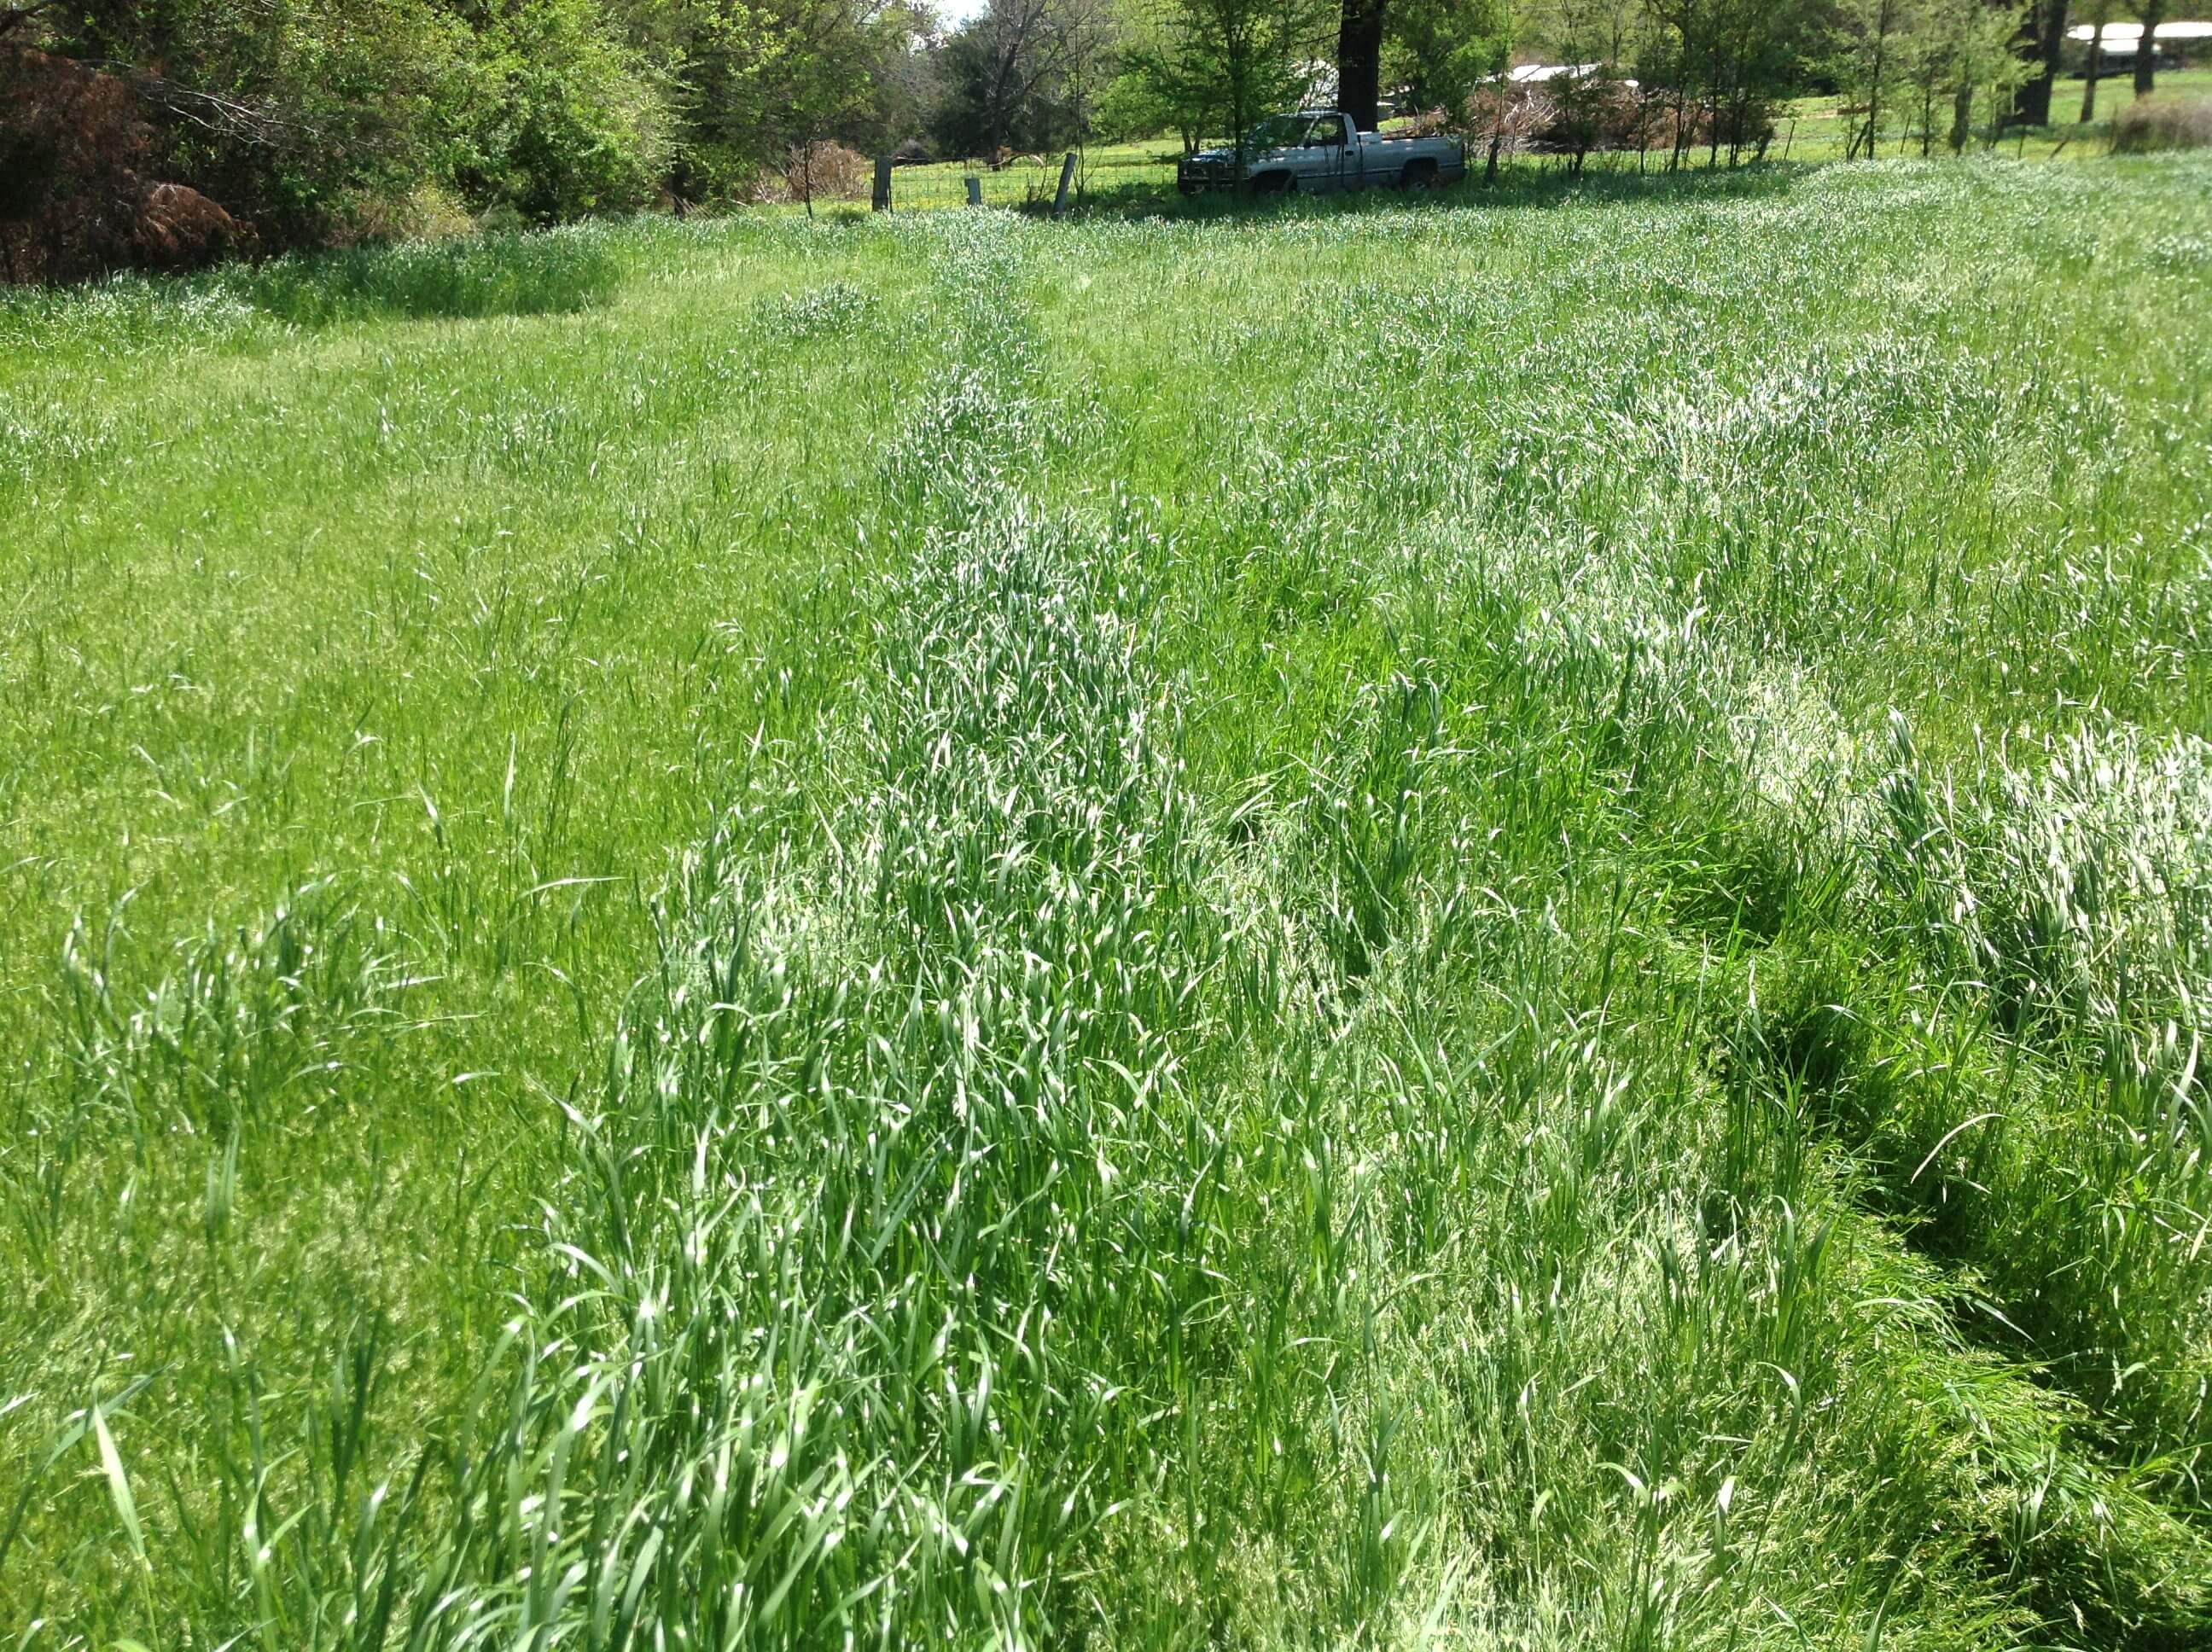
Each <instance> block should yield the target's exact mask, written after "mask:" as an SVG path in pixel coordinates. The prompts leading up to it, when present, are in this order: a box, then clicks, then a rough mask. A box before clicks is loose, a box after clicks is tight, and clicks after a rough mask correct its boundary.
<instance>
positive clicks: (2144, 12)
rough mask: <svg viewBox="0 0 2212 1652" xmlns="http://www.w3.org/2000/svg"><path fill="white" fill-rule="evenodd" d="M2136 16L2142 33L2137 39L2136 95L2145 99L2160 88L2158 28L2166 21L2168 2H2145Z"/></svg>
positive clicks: (2148, 0)
mask: <svg viewBox="0 0 2212 1652" xmlns="http://www.w3.org/2000/svg"><path fill="white" fill-rule="evenodd" d="M2136 15H2138V16H2140V17H2141V18H2142V33H2141V34H2140V35H2138V36H2137V37H2136V96H2137V97H2139V98H2143V97H2148V96H2149V95H2150V94H2151V93H2152V92H2153V91H2154V90H2155V89H2156V88H2157V86H2158V38H2157V36H2158V26H2159V25H2160V23H2162V22H2164V21H2166V0H2144V3H2143V4H2142V5H2141V6H2140V7H2138V8H2137V9H2136Z"/></svg>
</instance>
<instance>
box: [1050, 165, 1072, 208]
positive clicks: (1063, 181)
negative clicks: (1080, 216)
mask: <svg viewBox="0 0 2212 1652" xmlns="http://www.w3.org/2000/svg"><path fill="white" fill-rule="evenodd" d="M1074 181H1075V151H1074V150H1073V149H1070V150H1069V151H1068V152H1067V158H1066V160H1064V161H1061V162H1060V193H1059V194H1057V195H1055V196H1054V197H1052V216H1054V217H1055V218H1057V217H1059V216H1060V215H1061V214H1062V213H1064V212H1066V210H1067V186H1068V185H1070V184H1072V183H1073V182H1074Z"/></svg>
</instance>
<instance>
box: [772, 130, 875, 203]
mask: <svg viewBox="0 0 2212 1652" xmlns="http://www.w3.org/2000/svg"><path fill="white" fill-rule="evenodd" d="M869 182H870V168H869V164H868V157H867V156H866V155H862V154H861V153H860V151H859V150H857V149H847V148H846V147H845V146H844V145H843V144H842V143H799V144H794V145H793V147H792V150H791V153H790V155H788V156H787V157H786V159H785V161H784V167H783V187H784V198H785V199H786V200H788V201H805V202H809V203H811V202H815V201H857V200H860V199H861V198H862V197H865V196H866V194H867V193H868V186H869Z"/></svg>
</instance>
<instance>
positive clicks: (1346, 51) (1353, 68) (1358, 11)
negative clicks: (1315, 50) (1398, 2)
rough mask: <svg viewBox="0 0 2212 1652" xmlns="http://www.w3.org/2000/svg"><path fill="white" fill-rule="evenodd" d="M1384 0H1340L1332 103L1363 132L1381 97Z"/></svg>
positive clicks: (1371, 124)
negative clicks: (1334, 97)
mask: <svg viewBox="0 0 2212 1652" xmlns="http://www.w3.org/2000/svg"><path fill="white" fill-rule="evenodd" d="M1383 5H1384V0H1344V9H1343V11H1342V12H1341V13H1340V14H1339V21H1338V25H1337V31H1336V106H1337V107H1338V108H1340V109H1341V110H1343V111H1344V112H1345V113H1346V114H1347V115H1350V116H1351V117H1352V121H1353V124H1354V125H1357V126H1358V128H1359V130H1360V131H1363V132H1371V131H1374V130H1375V122H1376V112H1377V109H1378V106H1380V104H1381V103H1382V100H1383Z"/></svg>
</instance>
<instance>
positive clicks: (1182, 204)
mask: <svg viewBox="0 0 2212 1652" xmlns="http://www.w3.org/2000/svg"><path fill="white" fill-rule="evenodd" d="M1821 164H1822V163H1820V162H1818V161H1757V162H1753V163H1752V164H1749V165H1746V166H1740V167H1735V168H1733V169H1728V168H1716V169H1712V170H1707V169H1706V168H1705V167H1684V168H1682V169H1681V170H1680V171H1679V172H1667V171H1663V170H1657V169H1655V170H1652V171H1650V172H1644V173H1634V172H1626V171H1619V170H1615V169H1613V168H1610V167H1607V168H1604V169H1601V170H1585V171H1583V172H1581V173H1575V172H1572V171H1571V170H1569V169H1568V168H1566V167H1564V166H1560V167H1549V166H1547V167H1533V166H1529V165H1528V164H1526V163H1523V164H1522V165H1519V166H1515V167H1510V168H1509V169H1506V170H1504V171H1503V172H1501V173H1499V175H1498V178H1497V179H1496V180H1495V181H1492V182H1486V181H1485V180H1484V179H1483V178H1482V177H1481V175H1480V163H1479V162H1478V163H1476V164H1475V165H1474V167H1473V168H1472V169H1471V170H1470V172H1469V173H1468V177H1467V178H1465V179H1462V181H1461V182H1459V183H1456V184H1452V185H1446V186H1445V187H1443V188H1441V189H1432V190H1415V191H1401V190H1390V189H1379V190H1367V191H1361V192H1359V193H1357V194H1350V195H1333V196H1296V195H1294V196H1291V197H1271V198H1267V199H1255V198H1254V197H1249V196H1233V195H1226V194H1206V195H1198V196H1183V195H1179V194H1177V193H1176V191H1175V189H1174V187H1173V186H1172V185H1163V184H1158V183H1146V182H1131V183H1123V184H1109V185H1104V186H1103V187H1099V188H1094V189H1092V190H1091V191H1088V192H1087V193H1086V194H1085V197H1084V199H1083V201H1082V203H1080V204H1079V206H1076V207H1073V208H1072V209H1071V212H1070V216H1080V217H1088V218H1128V219H1152V220H1174V221H1188V222H1218V221H1222V220H1242V219H1248V218H1249V219H1261V218H1308V217H1320V216H1339V215H1343V214H1359V215H1364V214H1378V213H1379V214H1384V215H1390V216H1397V215H1401V214H1406V213H1410V212H1435V211H1452V212H1468V211H1476V212H1480V211H1488V210H1495V209H1499V208H1509V207H1517V208H1528V207H1537V208H1559V207H1569V206H1587V205H1606V204H1620V205H1635V204H1640V203H1674V204H1680V203H1694V202H1699V201H1712V202H1733V201H1744V200H1764V199H1771V198H1774V197H1780V196H1785V195H1788V194H1790V193H1791V192H1792V191H1795V190H1796V187H1797V186H1798V185H1799V184H1800V183H1802V181H1803V180H1804V179H1805V178H1806V177H1807V176H1808V175H1809V174H1810V173H1813V172H1814V171H1816V170H1817V169H1818V168H1819V167H1820V165H1821ZM1017 210H1020V211H1024V212H1026V213H1028V214H1030V216H1048V214H1049V212H1050V210H1051V203H1049V202H1044V203H1037V204H1036V205H1034V206H1024V207H1022V208H1018V209H1017Z"/></svg>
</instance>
